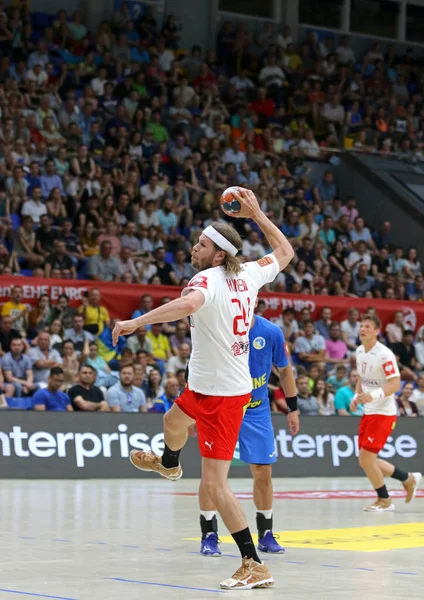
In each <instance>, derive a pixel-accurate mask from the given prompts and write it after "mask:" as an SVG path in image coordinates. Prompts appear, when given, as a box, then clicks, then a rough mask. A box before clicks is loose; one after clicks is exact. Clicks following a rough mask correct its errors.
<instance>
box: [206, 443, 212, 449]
mask: <svg viewBox="0 0 424 600" xmlns="http://www.w3.org/2000/svg"><path fill="white" fill-rule="evenodd" d="M213 445H214V442H205V446H207V447H208V448H209V450H212V446H213Z"/></svg>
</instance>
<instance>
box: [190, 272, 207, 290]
mask: <svg viewBox="0 0 424 600" xmlns="http://www.w3.org/2000/svg"><path fill="white" fill-rule="evenodd" d="M188 287H197V288H204V289H205V290H207V289H208V278H207V277H205V276H204V275H196V276H195V277H193V279H192V280H191V281H190V283H189V284H188Z"/></svg>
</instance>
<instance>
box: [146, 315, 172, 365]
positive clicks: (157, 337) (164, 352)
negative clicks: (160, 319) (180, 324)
mask: <svg viewBox="0 0 424 600" xmlns="http://www.w3.org/2000/svg"><path fill="white" fill-rule="evenodd" d="M162 331H163V326H162V324H161V323H156V324H155V325H152V327H151V330H150V331H148V332H147V335H146V337H147V339H149V340H150V341H151V342H152V346H153V356H154V357H155V358H156V360H163V361H165V360H168V359H169V358H171V356H172V353H171V346H170V344H169V339H168V338H167V337H166V335H164V334H163V333H162Z"/></svg>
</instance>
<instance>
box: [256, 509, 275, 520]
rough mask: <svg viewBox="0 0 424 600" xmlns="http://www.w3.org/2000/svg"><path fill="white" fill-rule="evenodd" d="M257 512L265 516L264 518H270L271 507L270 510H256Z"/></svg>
mask: <svg viewBox="0 0 424 600" xmlns="http://www.w3.org/2000/svg"><path fill="white" fill-rule="evenodd" d="M258 513H261V515H263V516H264V517H265V519H271V518H272V508H271V509H270V510H258Z"/></svg>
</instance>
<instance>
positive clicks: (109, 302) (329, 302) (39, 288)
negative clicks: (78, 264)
mask: <svg viewBox="0 0 424 600" xmlns="http://www.w3.org/2000/svg"><path fill="white" fill-rule="evenodd" d="M16 285H20V286H22V288H23V295H24V299H23V302H24V304H28V305H30V306H35V305H36V303H37V299H38V298H39V297H40V296H41V294H49V296H50V298H51V300H52V303H53V304H55V303H56V301H57V299H58V297H59V296H60V295H61V294H66V295H67V296H68V297H69V300H70V303H71V305H72V306H79V305H80V304H81V302H82V298H83V294H84V292H85V291H87V290H89V289H91V288H93V287H95V288H98V289H99V290H100V292H101V294H102V302H101V303H102V305H104V306H106V308H107V309H108V311H109V313H110V315H111V317H112V318H113V317H116V318H120V319H128V318H129V317H131V315H132V313H133V312H134V311H135V310H136V309H137V308H138V307H139V304H140V298H141V296H142V295H143V294H151V295H152V296H153V298H154V301H155V304H156V305H157V304H159V302H160V300H161V299H162V298H163V297H165V296H169V297H170V298H171V299H173V298H177V297H178V296H179V295H180V291H181V290H180V289H179V288H177V287H174V286H159V285H158V286H155V285H133V284H126V283H104V282H97V281H77V280H70V279H39V278H32V277H13V276H2V277H0V303H1V304H3V303H4V302H6V301H7V300H8V299H9V297H10V295H11V288H12V287H13V286H16ZM260 297H261V298H263V299H264V300H265V301H266V303H267V307H268V308H267V311H266V313H265V316H266V317H268V318H269V319H277V318H278V317H280V316H281V313H282V311H283V310H285V309H286V308H294V310H295V311H296V312H297V313H299V312H300V311H301V310H302V308H309V309H310V310H311V312H312V317H313V318H314V319H318V318H319V314H320V311H321V310H322V309H323V308H325V307H329V308H331V310H332V317H333V320H335V321H342V320H343V319H345V318H346V315H347V311H348V309H349V308H350V307H352V306H354V307H356V308H358V309H359V311H360V312H361V313H364V312H365V311H366V310H367V309H368V308H369V307H370V306H373V307H374V308H376V310H377V312H378V316H379V317H380V319H381V320H382V321H383V324H384V325H386V324H387V323H389V322H391V321H392V319H393V313H394V312H395V311H397V310H401V311H402V312H403V314H404V316H405V320H404V323H405V326H406V327H407V328H408V329H412V330H413V331H417V330H418V328H419V327H421V325H424V303H421V302H401V301H397V300H370V299H368V298H367V299H362V298H345V297H340V296H308V295H300V294H277V293H270V292H263V293H261V294H260Z"/></svg>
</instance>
